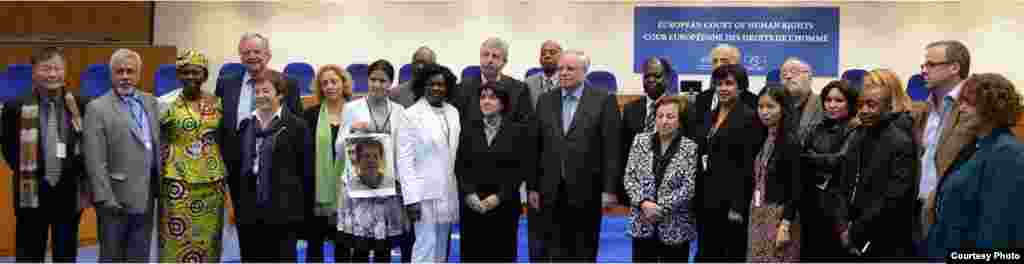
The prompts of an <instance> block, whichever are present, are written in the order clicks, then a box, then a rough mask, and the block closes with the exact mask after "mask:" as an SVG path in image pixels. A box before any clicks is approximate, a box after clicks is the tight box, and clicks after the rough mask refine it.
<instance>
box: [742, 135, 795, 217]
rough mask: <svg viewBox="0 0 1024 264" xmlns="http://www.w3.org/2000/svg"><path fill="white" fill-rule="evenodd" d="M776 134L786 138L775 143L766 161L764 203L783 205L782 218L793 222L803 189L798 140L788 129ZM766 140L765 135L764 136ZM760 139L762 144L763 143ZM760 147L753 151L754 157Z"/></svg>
mask: <svg viewBox="0 0 1024 264" xmlns="http://www.w3.org/2000/svg"><path fill="white" fill-rule="evenodd" d="M778 133H781V134H779V135H776V136H785V137H787V138H786V140H784V141H783V142H782V145H775V151H774V153H773V154H772V156H771V158H770V159H769V161H768V167H767V174H766V176H767V177H765V181H766V182H765V197H764V201H765V202H766V203H776V204H780V205H782V206H783V210H782V218H783V219H785V220H789V221H790V222H793V221H794V219H795V218H796V212H797V209H798V206H799V205H800V203H799V201H800V194H801V192H802V191H803V190H804V188H803V185H801V179H803V174H802V170H801V159H800V142H799V141H798V140H797V137H796V134H795V133H794V132H792V130H790V131H779V132H778ZM765 140H767V137H765ZM763 144H764V143H763V140H762V145H761V146H764V145H763ZM760 151H761V149H760V148H758V149H757V152H755V153H754V155H755V156H754V157H755V158H756V157H757V156H756V155H757V153H759V152H760Z"/></svg>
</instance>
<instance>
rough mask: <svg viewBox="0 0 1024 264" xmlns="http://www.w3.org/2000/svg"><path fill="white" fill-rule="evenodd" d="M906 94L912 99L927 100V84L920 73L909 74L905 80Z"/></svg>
mask: <svg viewBox="0 0 1024 264" xmlns="http://www.w3.org/2000/svg"><path fill="white" fill-rule="evenodd" d="M907 95H908V96H910V99H911V100H913V101H925V100H928V86H927V83H925V81H924V77H922V76H921V74H920V73H918V74H914V75H913V76H910V79H909V80H907Z"/></svg>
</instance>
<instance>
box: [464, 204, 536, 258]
mask: <svg viewBox="0 0 1024 264" xmlns="http://www.w3.org/2000/svg"><path fill="white" fill-rule="evenodd" d="M521 214H522V206H521V205H520V203H519V200H516V201H502V203H501V205H498V207H497V208H494V210H491V211H488V212H487V213H486V214H480V213H478V212H476V211H473V210H472V209H469V207H466V206H465V204H463V205H462V214H461V216H462V222H461V230H460V235H461V238H460V240H459V246H460V248H459V251H460V252H461V260H462V262H504V263H511V262H516V250H517V248H518V244H517V240H518V236H519V216H520V215H521Z"/></svg>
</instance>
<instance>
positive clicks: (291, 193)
mask: <svg viewBox="0 0 1024 264" xmlns="http://www.w3.org/2000/svg"><path fill="white" fill-rule="evenodd" d="M255 120H256V119H255V118H249V119H246V120H244V121H242V124H241V125H242V126H241V129H240V130H239V131H240V132H241V134H240V135H239V138H240V140H239V142H242V144H241V145H240V148H241V149H240V150H241V151H240V153H239V156H240V157H252V153H250V152H252V151H254V150H253V148H254V147H255V142H249V140H251V139H253V138H255V136H254V134H255V129H250V127H251V126H254V125H256V124H255V122H254V121H255ZM271 127H273V128H274V129H275V130H276V131H277V132H275V134H276V135H275V136H273V138H274V141H273V143H274V145H273V154H272V156H271V159H272V165H271V166H270V167H271V168H270V169H271V171H270V186H271V194H270V201H269V206H268V207H267V208H258V207H256V177H246V176H252V175H251V174H248V173H247V172H249V171H251V169H252V159H251V158H250V159H242V160H241V161H240V165H241V167H240V172H246V174H243V175H245V176H241V177H240V178H241V179H240V188H238V189H237V191H238V192H239V193H238V194H237V195H238V196H239V197H240V198H241V201H238V202H236V203H235V204H238V205H240V206H241V209H242V210H237V211H236V217H237V218H238V222H239V223H246V224H255V223H266V224H295V223H299V222H302V221H303V220H304V219H305V215H306V212H307V211H306V210H307V208H311V207H312V205H308V203H310V202H312V201H311V200H309V199H307V198H306V192H307V190H310V189H312V188H310V187H309V186H307V183H308V182H312V179H313V175H314V172H313V166H314V161H313V160H314V159H313V152H314V151H313V149H315V148H314V147H313V143H312V133H311V130H310V129H309V127H308V126H307V125H306V122H305V121H303V120H302V119H301V118H299V117H298V116H297V115H296V114H293V113H292V112H290V111H288V110H283V111H281V118H280V119H279V120H277V121H274V122H273V123H272V124H271ZM249 133H253V135H248V134H249Z"/></svg>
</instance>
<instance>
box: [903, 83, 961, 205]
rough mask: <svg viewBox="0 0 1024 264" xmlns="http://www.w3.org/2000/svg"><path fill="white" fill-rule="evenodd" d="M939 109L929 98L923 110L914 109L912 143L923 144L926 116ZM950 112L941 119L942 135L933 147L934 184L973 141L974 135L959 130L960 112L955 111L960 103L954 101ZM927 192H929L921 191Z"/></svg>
mask: <svg viewBox="0 0 1024 264" xmlns="http://www.w3.org/2000/svg"><path fill="white" fill-rule="evenodd" d="M936 107H939V106H936V105H933V104H932V100H931V97H928V100H927V101H926V103H925V106H924V107H923V108H918V109H916V110H917V111H913V119H914V126H913V131H914V135H913V136H914V138H913V139H914V141H915V142H921V143H923V142H925V128H926V127H927V126H928V116H930V115H931V111H932V109H934V108H936ZM952 107H953V108H951V109H953V110H952V111H949V113H948V114H946V116H944V117H943V120H944V122H943V123H942V133H941V134H940V135H939V141H938V143H937V145H936V146H935V147H936V149H935V163H934V164H935V166H936V167H935V168H930V169H934V170H935V175H937V177H939V179H936V182H938V181H939V180H941V178H942V177H943V175H945V174H946V170H947V169H949V166H950V165H952V164H953V160H954V159H956V155H957V153H959V152H960V149H961V148H963V147H964V145H965V144H967V143H969V142H971V141H973V140H974V135H973V133H971V132H970V131H964V130H963V129H961V128H960V126H959V124H960V111H959V110H957V109H959V107H960V101H956V100H954V103H953V106H952ZM921 155H924V148H923V147H922V148H921V152H920V153H918V156H917V157H918V159H920V157H921ZM915 184H916V183H915ZM921 191H929V190H921Z"/></svg>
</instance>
